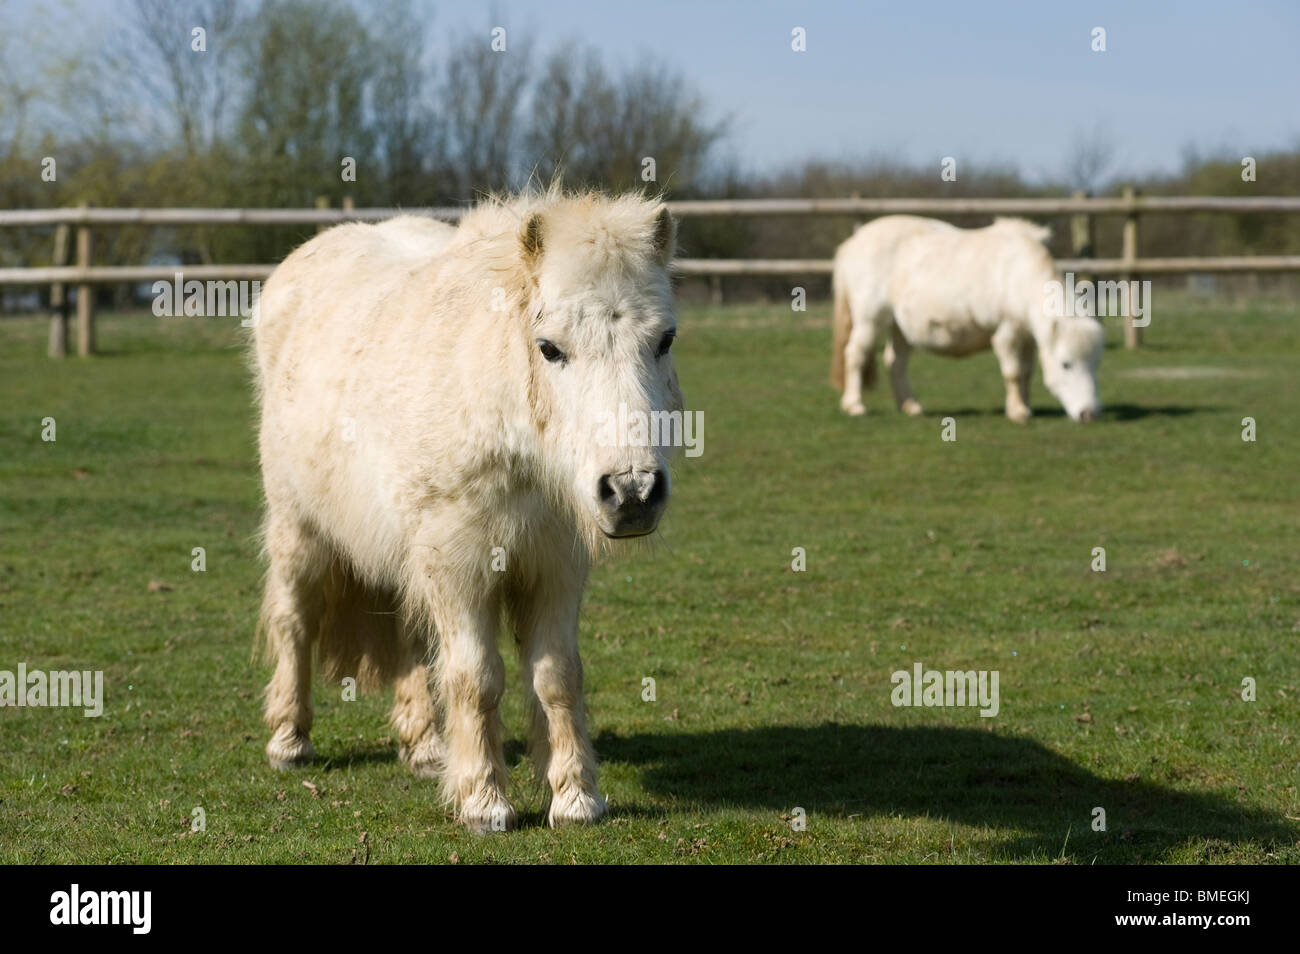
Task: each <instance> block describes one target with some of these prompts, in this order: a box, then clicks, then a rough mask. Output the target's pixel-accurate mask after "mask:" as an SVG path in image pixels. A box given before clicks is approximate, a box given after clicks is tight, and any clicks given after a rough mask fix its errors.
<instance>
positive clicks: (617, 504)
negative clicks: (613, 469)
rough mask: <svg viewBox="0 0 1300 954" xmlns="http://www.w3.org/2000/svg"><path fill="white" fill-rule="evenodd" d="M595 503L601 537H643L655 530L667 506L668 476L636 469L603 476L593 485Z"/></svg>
mask: <svg viewBox="0 0 1300 954" xmlns="http://www.w3.org/2000/svg"><path fill="white" fill-rule="evenodd" d="M596 502H597V505H598V507H599V510H600V522H601V530H602V531H604V534H605V536H607V537H640V536H644V535H645V534H647V533H651V532H653V531H654V529H655V527H657V526H659V518H660V517H661V516H663V512H664V508H665V507H666V506H667V504H668V475H667V474H665V473H664V472H663V471H662V470H637V469H636V468H633V469H632V470H628V471H624V472H623V473H621V474H605V475H603V476H602V477H601V478H600V479H599V480H598V481H596Z"/></svg>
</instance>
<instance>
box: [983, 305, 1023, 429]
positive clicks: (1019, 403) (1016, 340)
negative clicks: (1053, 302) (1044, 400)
mask: <svg viewBox="0 0 1300 954" xmlns="http://www.w3.org/2000/svg"><path fill="white" fill-rule="evenodd" d="M1031 341H1032V339H1031ZM1024 345H1025V343H1024V340H1023V339H1022V338H1021V337H1019V336H1018V335H1017V333H1016V332H1015V331H1014V330H1012V326H1011V325H1005V324H1004V325H1002V326H1001V327H999V328H998V330H997V331H996V332H994V333H993V353H994V354H996V355H997V358H998V366H999V367H1000V368H1001V369H1002V383H1003V384H1005V385H1006V389H1007V403H1006V411H1007V417H1008V418H1010V419H1011V420H1013V421H1015V422H1016V423H1017V424H1023V423H1025V421H1027V420H1029V416H1030V415H1031V414H1032V413H1033V412H1032V411H1031V410H1030V409H1029V404H1028V403H1027V402H1026V398H1027V397H1028V390H1029V373H1030V372H1032V370H1033V365H1032V364H1031V365H1030V366H1029V367H1028V368H1026V367H1025V366H1024V364H1023V362H1022V355H1023V354H1024V353H1025V347H1024Z"/></svg>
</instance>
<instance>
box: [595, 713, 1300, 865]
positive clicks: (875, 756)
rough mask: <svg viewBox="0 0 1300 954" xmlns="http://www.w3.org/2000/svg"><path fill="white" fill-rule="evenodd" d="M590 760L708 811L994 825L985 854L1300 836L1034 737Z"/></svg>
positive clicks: (689, 741)
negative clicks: (1098, 824) (1098, 821)
mask: <svg viewBox="0 0 1300 954" xmlns="http://www.w3.org/2000/svg"><path fill="white" fill-rule="evenodd" d="M596 751H597V752H598V753H599V754H600V757H601V759H602V760H603V761H606V762H623V763H627V764H630V765H633V766H637V767H639V768H640V769H641V774H642V784H643V785H644V786H645V787H646V789H647V790H648V791H650V792H652V793H653V794H655V795H657V796H666V797H672V798H677V799H681V800H683V801H690V802H696V803H698V804H699V805H700V806H702V807H703V808H706V809H708V808H724V807H732V808H747V809H766V810H771V811H773V812H779V811H789V810H790V809H791V808H793V807H794V806H796V805H798V806H801V807H803V808H804V809H806V810H807V811H808V812H809V814H815V813H821V814H826V815H835V816H840V817H847V816H849V815H864V816H871V815H894V814H903V815H912V816H929V817H932V818H943V819H948V820H951V821H954V822H959V823H961V824H964V825H971V826H976V827H982V826H988V827H989V828H991V829H994V830H995V832H994V835H993V841H992V842H991V843H990V844H989V845H988V848H989V850H990V851H991V852H993V853H994V854H995V855H996V856H998V857H1007V858H1011V859H1016V860H1028V859H1030V858H1038V859H1042V858H1044V857H1047V858H1054V857H1057V856H1059V855H1060V854H1061V852H1062V848H1063V847H1065V849H1066V851H1067V853H1069V854H1076V853H1077V855H1078V857H1079V858H1080V860H1092V859H1093V858H1094V857H1095V858H1096V859H1097V860H1099V861H1102V862H1107V861H1145V862H1154V861H1161V860H1164V859H1165V858H1166V857H1168V856H1169V855H1170V854H1171V853H1172V852H1173V851H1174V850H1175V849H1177V848H1178V847H1179V846H1182V845H1184V844H1187V843H1188V842H1192V841H1199V840H1208V841H1212V842H1217V843H1220V844H1223V843H1229V844H1232V843H1237V842H1255V843H1260V844H1265V845H1267V844H1286V845H1292V844H1295V843H1296V842H1297V840H1300V827H1298V826H1295V825H1292V824H1290V823H1288V822H1287V821H1286V820H1285V819H1284V818H1283V817H1281V816H1278V815H1272V814H1269V813H1265V812H1261V811H1257V810H1252V809H1249V808H1245V807H1243V806H1241V805H1238V804H1235V803H1234V802H1232V801H1229V800H1225V799H1223V798H1221V797H1218V796H1214V795H1209V794H1191V793H1185V792H1179V791H1174V790H1172V789H1169V788H1165V787H1162V786H1160V785H1157V784H1155V783H1152V782H1147V781H1142V780H1140V779H1133V780H1127V779H1126V780H1123V781H1115V780H1109V779H1104V778H1101V777H1099V776H1097V775H1094V774H1092V773H1091V772H1089V771H1087V770H1086V769H1084V768H1082V767H1080V766H1078V765H1076V764H1075V763H1073V762H1071V761H1070V760H1069V759H1066V758H1064V757H1062V756H1060V755H1058V754H1056V753H1055V752H1052V751H1051V750H1049V749H1047V748H1045V747H1044V746H1042V745H1040V744H1039V743H1037V742H1035V741H1033V740H1032V739H1028V738H1021V737H1014V736H1007V735H1001V734H996V733H993V732H989V731H986V730H980V729H963V728H917V727H900V728H891V727H884V726H856V725H842V724H837V723H825V724H823V725H820V726H815V727H804V728H794V727H782V726H773V727H768V728H755V729H728V730H723V731H718V732H701V733H682V734H673V735H633V736H617V735H613V734H603V735H601V736H600V737H599V738H598V739H597V740H596ZM1095 807H1100V808H1104V809H1105V811H1106V822H1107V831H1106V832H1105V833H1104V834H1103V833H1095V832H1093V831H1091V829H1090V825H1091V823H1092V813H1093V809H1094V808H1095ZM998 829H1002V830H1003V831H1002V832H999V831H997V830H998ZM1067 832H1068V833H1069V834H1068V836H1067ZM1067 837H1068V845H1067ZM1090 839H1091V840H1090Z"/></svg>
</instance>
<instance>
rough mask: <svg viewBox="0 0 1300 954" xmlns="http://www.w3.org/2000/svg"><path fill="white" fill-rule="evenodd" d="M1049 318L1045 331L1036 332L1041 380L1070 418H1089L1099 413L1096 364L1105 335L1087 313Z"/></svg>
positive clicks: (1098, 323) (1089, 419) (1098, 324)
mask: <svg viewBox="0 0 1300 954" xmlns="http://www.w3.org/2000/svg"><path fill="white" fill-rule="evenodd" d="M1049 320H1050V324H1048V326H1047V329H1046V334H1043V335H1039V336H1038V359H1039V362H1040V363H1041V364H1042V366H1043V383H1044V384H1046V385H1047V389H1048V390H1049V391H1051V392H1052V393H1053V394H1054V395H1056V399H1057V400H1058V401H1060V402H1061V405H1062V406H1063V407H1064V408H1065V413H1066V414H1068V415H1070V417H1071V419H1072V420H1076V421H1091V420H1092V419H1093V418H1095V417H1097V416H1099V415H1100V414H1101V396H1100V394H1099V393H1098V391H1097V366H1098V365H1099V364H1100V363H1101V349H1102V342H1103V338H1104V335H1103V332H1102V328H1101V323H1100V322H1099V321H1097V320H1096V319H1095V318H1086V317H1084V318H1062V317H1052V318H1051V319H1049Z"/></svg>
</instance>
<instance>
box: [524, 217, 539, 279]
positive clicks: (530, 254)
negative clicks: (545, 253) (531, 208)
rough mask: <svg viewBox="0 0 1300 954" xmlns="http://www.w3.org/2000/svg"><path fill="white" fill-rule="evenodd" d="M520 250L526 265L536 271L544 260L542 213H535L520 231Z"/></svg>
mask: <svg viewBox="0 0 1300 954" xmlns="http://www.w3.org/2000/svg"><path fill="white" fill-rule="evenodd" d="M519 248H520V251H521V252H522V253H523V258H524V264H525V265H527V266H528V268H529V269H535V268H536V267H537V265H538V264H539V263H540V262H541V260H542V213H540V212H534V213H533V214H532V215H530V216H528V220H527V221H526V222H524V227H523V228H522V229H520V230H519Z"/></svg>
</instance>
